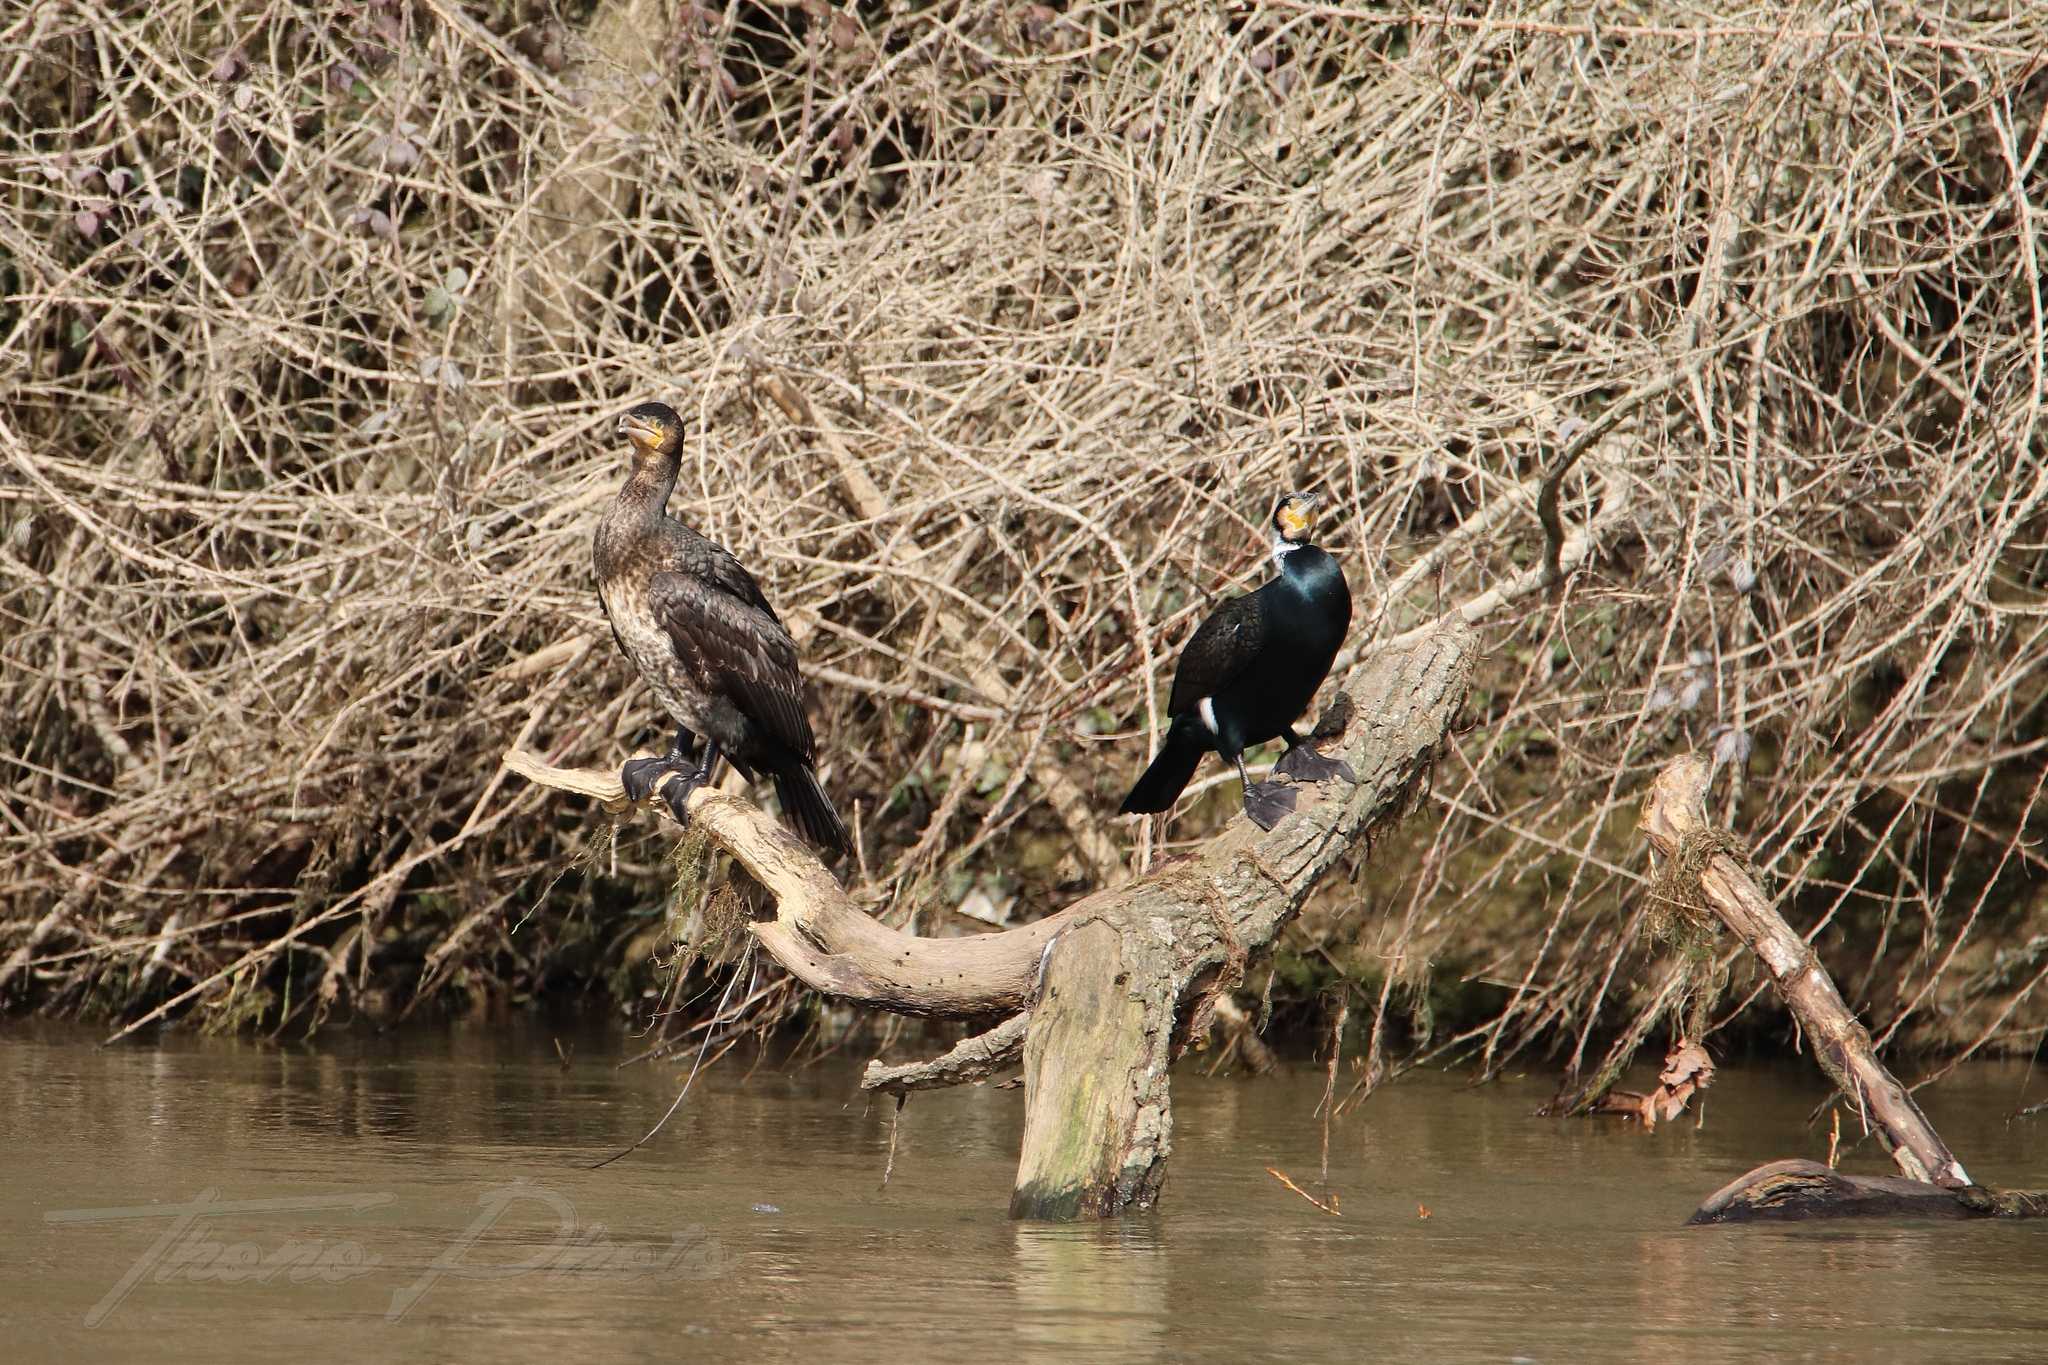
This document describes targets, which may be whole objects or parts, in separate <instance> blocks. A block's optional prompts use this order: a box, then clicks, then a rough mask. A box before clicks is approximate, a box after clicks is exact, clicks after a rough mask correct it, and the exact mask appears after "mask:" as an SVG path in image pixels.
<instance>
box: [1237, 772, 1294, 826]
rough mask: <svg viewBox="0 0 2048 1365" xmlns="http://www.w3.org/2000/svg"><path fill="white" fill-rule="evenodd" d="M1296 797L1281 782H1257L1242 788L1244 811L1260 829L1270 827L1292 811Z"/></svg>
mask: <svg viewBox="0 0 2048 1365" xmlns="http://www.w3.org/2000/svg"><path fill="white" fill-rule="evenodd" d="M1297 799H1298V798H1297V797H1296V796H1295V794H1294V788H1292V787H1290V786H1288V785H1286V784H1285V783H1283V782H1259V783H1255V784H1254V785H1252V786H1249V787H1246V788H1245V789H1244V813H1245V815H1246V816H1248V817H1249V818H1250V819H1251V822H1252V823H1253V824H1255V825H1257V826H1258V827H1259V828H1260V829H1271V828H1273V826H1275V825H1277V824H1279V823H1280V821H1281V820H1283V819H1284V818H1286V817H1287V816H1289V815H1291V814H1293V813H1294V803H1295V801H1296V800H1297Z"/></svg>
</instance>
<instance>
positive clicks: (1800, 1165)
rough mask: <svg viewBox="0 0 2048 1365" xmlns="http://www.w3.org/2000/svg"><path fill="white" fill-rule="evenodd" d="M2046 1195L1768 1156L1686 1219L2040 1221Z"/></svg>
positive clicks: (2046, 1203) (2046, 1209)
mask: <svg viewBox="0 0 2048 1365" xmlns="http://www.w3.org/2000/svg"><path fill="white" fill-rule="evenodd" d="M2044 1214H2048V1195H2041V1194H2029V1193H2027V1192H2025V1191H2022V1190H1987V1189H1985V1188H1984V1187H1983V1186H1981V1185H1964V1186H1961V1187H1956V1186H1949V1185H1930V1184H1928V1183H1927V1182H1926V1181H1922V1180H1907V1179H1905V1178H1904V1177H1902V1176H1896V1175H1844V1174H1843V1173H1842V1172H1840V1171H1837V1170H1832V1169H1830V1168H1828V1167H1826V1166H1823V1165H1821V1164H1820V1163H1819V1162H1818V1161H1806V1160H1802V1159H1794V1160H1791V1161H1773V1162H1771V1163H1769V1164H1768V1165H1764V1166H1759V1167H1757V1168H1756V1169H1755V1170H1753V1171H1751V1172H1749V1173H1748V1174H1747V1175H1744V1176H1740V1177H1738V1178H1736V1179H1734V1180H1731V1181H1729V1182H1728V1183H1727V1184H1726V1185H1723V1186H1722V1187H1721V1188H1720V1189H1718V1190H1716V1191H1714V1192H1713V1193H1712V1194H1710V1195H1708V1196H1707V1201H1706V1202H1705V1203H1704V1204H1701V1205H1700V1206H1699V1208H1698V1209H1697V1210H1696V1211H1695V1212H1694V1213H1693V1216H1692V1217H1690V1218H1688V1219H1686V1222H1688V1223H1756V1222H1790V1221H1795V1220H1798V1219H1802V1218H1901V1217H1904V1218H2039V1217H2041V1216H2043V1215H2044Z"/></svg>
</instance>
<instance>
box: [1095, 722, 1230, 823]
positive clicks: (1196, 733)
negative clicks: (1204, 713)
mask: <svg viewBox="0 0 2048 1365" xmlns="http://www.w3.org/2000/svg"><path fill="white" fill-rule="evenodd" d="M1209 749H1210V744H1209V739H1208V736H1206V735H1205V734H1203V733H1202V731H1201V730H1200V728H1199V727H1197V726H1196V725H1195V724H1194V723H1193V722H1192V721H1191V720H1190V719H1189V718H1188V717H1186V716H1182V717H1181V718H1180V719H1178V720H1176V721H1174V723H1173V728H1172V729H1171V730H1168V731H1167V732H1166V743H1165V744H1164V745H1162V746H1160V750H1159V755H1158V757H1156V758H1154V759H1153V760H1152V766H1151V767H1149V768H1147V769H1145V775H1144V776H1143V777H1140V778H1139V779H1138V781H1137V784H1136V785H1135V786H1133V787H1132V788H1131V794H1130V795H1129V796H1126V797H1125V798H1124V803H1123V805H1122V806H1120V807H1118V808H1117V814H1119V815H1146V814H1151V813H1152V812H1155V811H1162V810H1168V809H1171V808H1172V806H1173V803H1174V801H1175V800H1176V799H1177V798H1178V797H1179V796H1180V794H1181V789H1182V788H1184V787H1186V786H1187V784H1188V781H1189V780H1190V779H1191V778H1193V777H1194V775H1195V769H1196V768H1198V767H1200V766H1201V763H1202V755H1203V754H1206V753H1208V752H1209Z"/></svg>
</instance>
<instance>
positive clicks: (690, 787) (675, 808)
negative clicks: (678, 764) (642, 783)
mask: <svg viewBox="0 0 2048 1365" xmlns="http://www.w3.org/2000/svg"><path fill="white" fill-rule="evenodd" d="M710 780H711V774H709V773H707V772H704V771H702V770H696V771H691V770H684V771H683V775H682V776H681V777H679V778H677V779H676V780H675V781H673V782H671V783H669V784H668V785H667V786H665V787H663V788H662V789H661V799H662V802H663V803H664V804H665V805H667V806H668V808H669V813H670V814H672V815H674V816H675V817H676V823H677V824H679V825H688V824H689V823H690V793H692V792H694V791H696V790H697V788H699V787H701V786H704V785H705V784H706V783H708V782H710Z"/></svg>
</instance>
